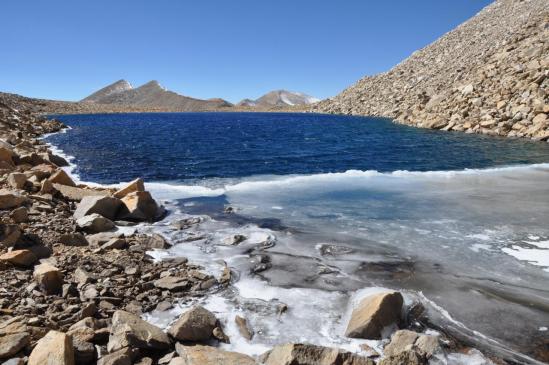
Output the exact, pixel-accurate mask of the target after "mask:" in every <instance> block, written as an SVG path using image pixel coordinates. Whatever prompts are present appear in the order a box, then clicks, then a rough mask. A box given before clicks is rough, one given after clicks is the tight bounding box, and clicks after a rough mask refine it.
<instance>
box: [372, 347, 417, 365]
mask: <svg viewBox="0 0 549 365" xmlns="http://www.w3.org/2000/svg"><path fill="white" fill-rule="evenodd" d="M425 364H427V360H426V359H425V358H424V357H422V356H421V355H419V354H418V353H417V352H415V351H414V350H406V351H403V352H400V353H399V354H398V355H395V356H388V357H385V358H383V359H381V361H380V362H379V365H425Z"/></svg>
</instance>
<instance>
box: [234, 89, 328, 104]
mask: <svg viewBox="0 0 549 365" xmlns="http://www.w3.org/2000/svg"><path fill="white" fill-rule="evenodd" d="M319 101H320V100H319V99H317V98H315V97H312V96H310V95H307V94H302V93H296V92H291V91H287V90H274V91H271V92H268V93H267V94H265V95H263V96H262V97H260V98H258V99H256V100H252V99H244V100H242V101H240V102H239V103H238V104H237V105H238V106H247V107H273V106H294V105H309V104H313V103H316V102H319Z"/></svg>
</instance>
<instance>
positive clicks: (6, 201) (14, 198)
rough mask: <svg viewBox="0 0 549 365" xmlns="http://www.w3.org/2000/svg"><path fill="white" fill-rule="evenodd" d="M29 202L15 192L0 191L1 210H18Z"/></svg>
mask: <svg viewBox="0 0 549 365" xmlns="http://www.w3.org/2000/svg"><path fill="white" fill-rule="evenodd" d="M26 201H27V198H25V197H24V196H22V195H19V194H17V193H14V192H13V191H9V190H5V189H2V190H0V209H12V208H17V207H19V206H20V205H22V204H23V203H25V202H26Z"/></svg>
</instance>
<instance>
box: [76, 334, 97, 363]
mask: <svg viewBox="0 0 549 365" xmlns="http://www.w3.org/2000/svg"><path fill="white" fill-rule="evenodd" d="M73 346H74V360H75V364H76V365H89V364H94V363H95V359H96V355H97V351H96V350H95V346H94V344H93V343H91V342H87V341H80V340H77V339H74V338H73Z"/></svg>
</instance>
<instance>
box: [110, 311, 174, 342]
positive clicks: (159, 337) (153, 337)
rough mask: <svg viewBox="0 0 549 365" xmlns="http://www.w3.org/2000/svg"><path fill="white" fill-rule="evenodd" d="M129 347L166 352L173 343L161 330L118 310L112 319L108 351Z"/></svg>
mask: <svg viewBox="0 0 549 365" xmlns="http://www.w3.org/2000/svg"><path fill="white" fill-rule="evenodd" d="M127 346H130V347H136V348H141V349H156V350H165V349H168V348H170V346H171V341H170V338H169V337H168V335H167V334H165V333H164V332H163V331H162V330H161V329H160V328H158V327H156V326H154V325H152V324H150V323H148V322H145V321H144V320H142V319H141V318H139V317H137V316H136V315H134V314H131V313H128V312H125V311H122V310H117V311H116V312H114V315H113V317H112V326H111V334H110V336H109V343H108V344H107V350H108V351H109V352H113V351H117V350H120V349H122V348H124V347H127Z"/></svg>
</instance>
